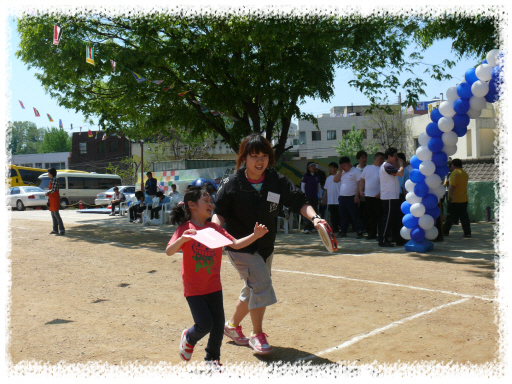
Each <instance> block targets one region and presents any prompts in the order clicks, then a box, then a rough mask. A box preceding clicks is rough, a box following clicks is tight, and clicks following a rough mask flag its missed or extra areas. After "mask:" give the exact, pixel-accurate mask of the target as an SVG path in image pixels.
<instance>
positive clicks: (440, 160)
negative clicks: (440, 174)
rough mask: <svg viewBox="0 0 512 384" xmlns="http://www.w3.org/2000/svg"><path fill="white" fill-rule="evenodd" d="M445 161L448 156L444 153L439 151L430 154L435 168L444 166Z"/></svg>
mask: <svg viewBox="0 0 512 384" xmlns="http://www.w3.org/2000/svg"><path fill="white" fill-rule="evenodd" d="M447 161H448V155H447V154H446V152H443V151H441V152H436V153H433V154H432V162H433V163H434V164H435V166H436V167H440V166H442V165H445V164H446V162H447ZM409 178H410V176H409Z"/></svg>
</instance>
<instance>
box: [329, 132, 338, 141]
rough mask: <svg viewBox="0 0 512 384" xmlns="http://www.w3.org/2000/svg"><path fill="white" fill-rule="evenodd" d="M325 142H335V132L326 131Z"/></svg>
mask: <svg viewBox="0 0 512 384" xmlns="http://www.w3.org/2000/svg"><path fill="white" fill-rule="evenodd" d="M327 140H336V131H327Z"/></svg>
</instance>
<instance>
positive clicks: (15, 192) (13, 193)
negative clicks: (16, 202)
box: [11, 188, 20, 195]
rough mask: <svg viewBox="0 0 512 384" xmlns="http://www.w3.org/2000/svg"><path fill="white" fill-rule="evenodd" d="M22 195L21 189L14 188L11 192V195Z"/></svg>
mask: <svg viewBox="0 0 512 384" xmlns="http://www.w3.org/2000/svg"><path fill="white" fill-rule="evenodd" d="M19 194H20V189H19V188H13V189H12V190H11V195H19Z"/></svg>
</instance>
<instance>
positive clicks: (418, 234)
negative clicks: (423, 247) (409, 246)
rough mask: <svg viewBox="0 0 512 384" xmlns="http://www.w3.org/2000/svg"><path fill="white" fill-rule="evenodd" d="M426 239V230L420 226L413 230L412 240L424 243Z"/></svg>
mask: <svg viewBox="0 0 512 384" xmlns="http://www.w3.org/2000/svg"><path fill="white" fill-rule="evenodd" d="M424 238H425V230H424V229H423V228H421V227H420V226H416V227H414V228H413V229H411V239H412V240H414V241H417V242H420V241H422V240H423V239H424Z"/></svg>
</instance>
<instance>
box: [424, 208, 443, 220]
mask: <svg viewBox="0 0 512 384" xmlns="http://www.w3.org/2000/svg"><path fill="white" fill-rule="evenodd" d="M425 215H430V216H432V217H433V218H434V220H435V219H437V218H438V217H439V216H441V210H440V209H439V207H438V206H435V207H434V208H431V209H426V210H425Z"/></svg>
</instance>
